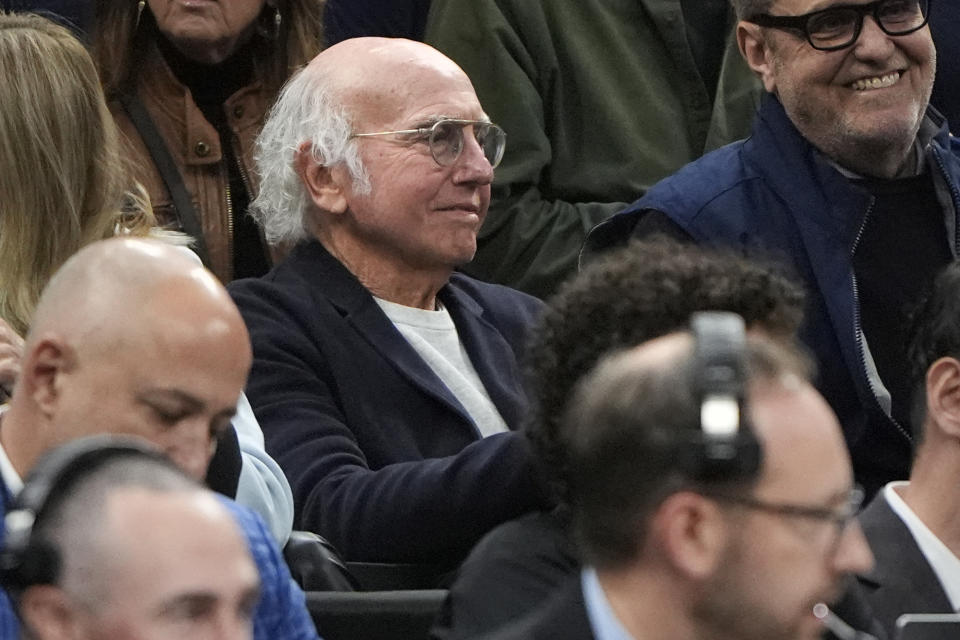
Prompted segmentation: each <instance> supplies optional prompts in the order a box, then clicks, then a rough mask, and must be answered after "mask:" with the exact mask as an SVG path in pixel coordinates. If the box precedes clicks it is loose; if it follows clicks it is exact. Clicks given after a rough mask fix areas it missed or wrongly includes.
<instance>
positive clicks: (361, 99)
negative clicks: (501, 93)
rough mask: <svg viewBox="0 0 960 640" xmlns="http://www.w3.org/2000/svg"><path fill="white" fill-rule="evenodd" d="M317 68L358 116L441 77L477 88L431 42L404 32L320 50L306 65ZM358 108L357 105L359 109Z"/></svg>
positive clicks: (313, 70)
mask: <svg viewBox="0 0 960 640" xmlns="http://www.w3.org/2000/svg"><path fill="white" fill-rule="evenodd" d="M305 73H307V74H318V75H319V76H320V77H322V78H323V79H324V82H325V83H326V84H327V85H328V86H329V87H330V89H331V91H332V92H333V93H334V95H335V96H336V97H337V98H338V99H339V101H340V102H341V103H342V104H343V105H344V106H345V107H346V108H347V110H348V112H350V113H351V115H352V116H353V117H352V119H353V120H354V121H355V123H356V121H357V120H363V119H365V118H367V117H369V116H370V114H369V113H368V111H369V110H370V109H378V110H379V109H392V108H394V107H395V105H396V104H397V103H398V102H402V101H403V99H404V96H405V95H407V94H409V93H411V92H412V91H414V90H416V87H415V86H414V84H412V83H411V81H412V80H415V81H416V82H417V83H422V82H424V81H431V82H438V83H439V84H440V85H442V86H447V87H449V86H459V87H462V88H464V89H466V90H469V91H471V92H472V91H473V85H472V84H471V83H470V80H469V78H467V74H466V73H464V71H463V70H462V69H461V68H460V67H459V66H457V64H456V63H455V62H454V61H453V60H451V59H450V58H448V57H447V56H445V55H443V54H442V53H440V52H439V51H437V50H436V49H434V48H433V47H431V46H429V45H427V44H423V43H422V42H414V41H413V40H404V39H401V38H351V39H349V40H344V41H342V42H340V43H338V44H335V45H334V46H332V47H330V48H329V49H326V50H324V51H323V52H321V53H320V54H319V55H318V56H317V57H316V58H314V59H313V61H312V62H311V63H310V64H309V65H307V68H306V69H305ZM357 110H359V111H357Z"/></svg>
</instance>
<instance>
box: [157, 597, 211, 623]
mask: <svg viewBox="0 0 960 640" xmlns="http://www.w3.org/2000/svg"><path fill="white" fill-rule="evenodd" d="M216 602H217V594H215V593H214V592H212V591H191V592H187V593H181V594H178V595H176V596H173V597H172V598H170V599H168V600H165V601H163V602H161V603H160V604H159V605H158V606H157V608H156V615H157V617H162V616H168V615H171V614H176V613H179V612H180V611H181V610H182V609H184V608H185V607H186V608H189V609H191V610H201V611H202V610H209V609H210V608H211V607H213V606H214V605H215V604H216Z"/></svg>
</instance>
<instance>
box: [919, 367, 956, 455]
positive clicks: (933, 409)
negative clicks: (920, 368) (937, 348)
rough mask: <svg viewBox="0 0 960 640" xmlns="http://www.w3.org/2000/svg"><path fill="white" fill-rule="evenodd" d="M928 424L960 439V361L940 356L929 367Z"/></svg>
mask: <svg viewBox="0 0 960 640" xmlns="http://www.w3.org/2000/svg"><path fill="white" fill-rule="evenodd" d="M926 382H927V425H928V426H929V427H930V428H933V429H939V430H940V431H941V432H942V433H944V434H946V435H948V436H950V437H952V438H955V439H957V440H960V361H958V360H957V359H956V358H951V357H944V358H940V359H939V360H937V361H936V362H934V363H933V364H932V365H930V368H929V369H927V376H926Z"/></svg>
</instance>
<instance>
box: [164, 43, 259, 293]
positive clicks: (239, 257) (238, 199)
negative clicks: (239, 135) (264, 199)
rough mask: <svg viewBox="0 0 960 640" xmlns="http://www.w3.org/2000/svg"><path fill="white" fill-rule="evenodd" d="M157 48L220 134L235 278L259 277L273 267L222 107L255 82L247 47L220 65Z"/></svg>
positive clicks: (204, 115)
mask: <svg viewBox="0 0 960 640" xmlns="http://www.w3.org/2000/svg"><path fill="white" fill-rule="evenodd" d="M158 46H159V48H160V52H161V54H162V55H163V57H164V59H165V60H166V61H167V65H168V66H169V67H170V70H171V71H173V74H174V75H175V76H176V77H177V80H179V81H180V83H181V84H182V85H183V86H185V87H187V88H188V89H189V90H190V93H191V95H192V96H193V101H194V102H195V103H196V105H197V107H199V108H200V111H201V112H202V113H203V117H204V118H206V119H207V122H209V123H210V124H211V125H213V127H214V128H215V129H216V130H217V134H218V135H219V136H220V148H221V149H222V151H223V162H224V163H225V165H226V168H227V175H228V179H229V182H230V206H231V209H232V211H233V277H234V278H252V277H259V276H261V275H263V274H264V273H266V272H267V271H268V270H269V269H270V264H269V262H268V260H267V252H266V249H265V247H264V245H263V239H262V238H261V236H260V230H259V229H258V228H257V225H256V222H254V220H253V218H251V217H250V214H249V213H248V212H247V208H248V207H249V205H250V194H249V192H248V191H247V185H246V184H245V183H244V179H243V174H242V172H241V169H240V163H239V159H238V158H237V157H236V153H235V147H234V144H233V134H232V133H231V131H230V127H229V125H228V123H227V117H226V113H225V111H224V109H223V103H224V102H226V101H227V99H228V98H229V97H230V96H232V95H233V94H234V93H236V92H237V91H239V90H240V89H242V88H243V87H245V86H247V85H249V84H250V83H251V82H252V80H253V55H252V52H251V49H250V47H249V46H244V47H241V48H240V49H239V50H238V51H237V52H236V53H234V54H233V55H232V56H230V57H229V58H227V59H226V60H224V61H223V62H221V63H219V64H203V63H200V62H196V61H194V60H191V59H189V58H187V57H186V56H184V55H183V54H182V53H180V52H179V51H177V49H176V48H174V47H173V45H171V44H170V43H169V42H168V41H167V40H166V39H165V38H159V39H158Z"/></svg>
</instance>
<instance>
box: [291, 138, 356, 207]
mask: <svg viewBox="0 0 960 640" xmlns="http://www.w3.org/2000/svg"><path fill="white" fill-rule="evenodd" d="M294 168H295V170H296V172H297V175H298V176H300V181H301V182H302V183H303V185H304V187H306V189H307V193H309V194H310V200H311V201H312V202H313V204H314V205H316V206H317V207H318V208H319V209H321V210H322V211H329V212H330V213H335V214H340V213H343V212H344V211H346V210H347V198H346V194H345V193H344V190H343V185H342V184H341V181H340V179H339V178H340V176H339V175H336V174H335V172H334V171H333V170H332V169H331V168H330V167H328V166H326V165H324V164H321V163H319V162H317V161H316V159H315V158H314V157H313V153H312V151H311V145H310V143H309V142H304V143H303V144H301V145H300V148H299V149H297V151H296V155H295V157H294ZM337 174H339V172H337Z"/></svg>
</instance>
